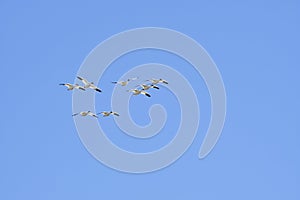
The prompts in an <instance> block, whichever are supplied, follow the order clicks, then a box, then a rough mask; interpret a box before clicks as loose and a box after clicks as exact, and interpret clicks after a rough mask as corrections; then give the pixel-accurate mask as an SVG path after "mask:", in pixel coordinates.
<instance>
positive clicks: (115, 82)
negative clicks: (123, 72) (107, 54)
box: [112, 77, 138, 86]
mask: <svg viewBox="0 0 300 200" xmlns="http://www.w3.org/2000/svg"><path fill="white" fill-rule="evenodd" d="M136 79H138V77H134V78H129V79H127V80H126V81H113V82H112V83H114V84H119V85H121V86H126V85H127V84H128V83H129V82H130V81H134V80H136Z"/></svg>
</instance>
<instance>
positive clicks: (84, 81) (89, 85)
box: [77, 76, 102, 92]
mask: <svg viewBox="0 0 300 200" xmlns="http://www.w3.org/2000/svg"><path fill="white" fill-rule="evenodd" d="M77 78H78V79H79V80H81V81H82V83H83V84H84V88H90V89H92V90H95V91H97V92H102V90H101V89H100V88H98V87H97V86H96V85H94V83H93V82H89V81H88V80H86V79H85V78H82V77H80V76H77Z"/></svg>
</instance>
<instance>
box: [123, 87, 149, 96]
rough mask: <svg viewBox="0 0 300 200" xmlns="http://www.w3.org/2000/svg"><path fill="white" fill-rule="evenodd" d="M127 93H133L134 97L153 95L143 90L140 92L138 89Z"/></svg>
mask: <svg viewBox="0 0 300 200" xmlns="http://www.w3.org/2000/svg"><path fill="white" fill-rule="evenodd" d="M127 92H132V93H133V95H139V94H143V95H145V96H147V97H151V95H150V94H149V93H147V92H145V91H143V90H138V89H131V90H127Z"/></svg>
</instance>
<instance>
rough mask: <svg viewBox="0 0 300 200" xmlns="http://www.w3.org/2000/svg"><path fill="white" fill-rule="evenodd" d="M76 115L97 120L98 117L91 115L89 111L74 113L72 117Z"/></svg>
mask: <svg viewBox="0 0 300 200" xmlns="http://www.w3.org/2000/svg"><path fill="white" fill-rule="evenodd" d="M77 115H81V116H83V117H85V116H92V117H95V118H98V116H97V115H96V114H95V113H92V112H91V111H82V112H79V113H75V114H73V115H72V116H73V117H74V116H77Z"/></svg>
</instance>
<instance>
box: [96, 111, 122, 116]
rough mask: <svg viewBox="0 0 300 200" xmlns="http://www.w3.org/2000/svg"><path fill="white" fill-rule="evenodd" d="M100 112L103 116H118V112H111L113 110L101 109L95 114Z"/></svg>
mask: <svg viewBox="0 0 300 200" xmlns="http://www.w3.org/2000/svg"><path fill="white" fill-rule="evenodd" d="M99 114H101V115H102V116H103V117H108V116H109V115H115V116H120V115H119V113H117V112H113V111H109V112H108V111H103V112H100V113H97V115H99Z"/></svg>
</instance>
